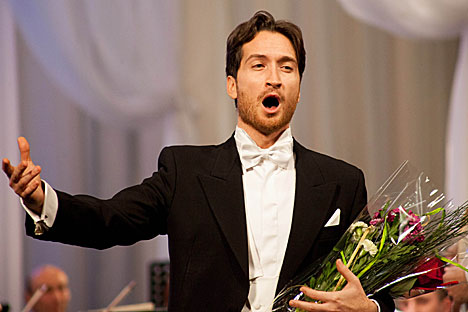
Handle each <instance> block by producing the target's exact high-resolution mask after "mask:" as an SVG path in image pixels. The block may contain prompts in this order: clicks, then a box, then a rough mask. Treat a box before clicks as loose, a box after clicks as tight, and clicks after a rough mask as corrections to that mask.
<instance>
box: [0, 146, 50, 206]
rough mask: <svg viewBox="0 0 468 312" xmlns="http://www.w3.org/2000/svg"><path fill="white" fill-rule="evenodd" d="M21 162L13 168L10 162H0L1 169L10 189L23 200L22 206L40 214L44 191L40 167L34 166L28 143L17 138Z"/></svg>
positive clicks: (5, 159) (7, 160) (6, 160)
mask: <svg viewBox="0 0 468 312" xmlns="http://www.w3.org/2000/svg"><path fill="white" fill-rule="evenodd" d="M18 148H19V151H20V154H21V161H20V163H19V164H18V166H16V167H15V166H13V165H11V163H10V160H9V159H7V158H4V159H3V160H2V169H3V171H4V172H5V174H6V175H7V177H8V179H9V180H10V187H11V188H12V189H13V191H15V193H16V194H18V196H20V197H21V198H22V199H23V202H24V204H25V205H26V207H28V208H29V209H31V210H33V211H34V212H35V213H37V214H41V212H42V206H43V204H44V190H43V189H42V187H41V177H40V173H41V167H39V166H36V165H34V163H33V162H32V160H31V156H30V152H29V143H28V141H27V140H26V139H25V138H24V137H19V138H18Z"/></svg>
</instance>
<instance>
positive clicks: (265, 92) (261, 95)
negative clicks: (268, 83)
mask: <svg viewBox="0 0 468 312" xmlns="http://www.w3.org/2000/svg"><path fill="white" fill-rule="evenodd" d="M272 94H274V95H275V96H277V97H278V99H279V102H281V103H283V102H284V96H283V95H282V94H281V93H279V92H277V91H276V90H266V91H263V92H262V93H261V94H260V95H259V96H258V97H257V99H258V101H259V102H262V101H263V100H264V99H265V97H266V96H268V95H272Z"/></svg>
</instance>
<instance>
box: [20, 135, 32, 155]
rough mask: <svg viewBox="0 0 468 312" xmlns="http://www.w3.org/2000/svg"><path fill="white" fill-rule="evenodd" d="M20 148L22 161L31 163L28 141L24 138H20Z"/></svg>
mask: <svg viewBox="0 0 468 312" xmlns="http://www.w3.org/2000/svg"><path fill="white" fill-rule="evenodd" d="M18 148H19V151H20V155H21V161H31V155H30V150H29V143H28V140H26V138H24V137H19V138H18Z"/></svg>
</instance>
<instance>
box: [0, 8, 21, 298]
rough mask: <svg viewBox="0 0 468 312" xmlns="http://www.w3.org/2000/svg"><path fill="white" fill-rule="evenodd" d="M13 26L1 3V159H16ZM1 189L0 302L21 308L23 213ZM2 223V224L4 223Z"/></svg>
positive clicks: (5, 187)
mask: <svg viewBox="0 0 468 312" xmlns="http://www.w3.org/2000/svg"><path fill="white" fill-rule="evenodd" d="M16 65H17V55H16V40H15V26H14V22H13V16H12V14H11V11H10V8H9V7H8V6H7V5H6V3H5V2H3V1H0V103H1V104H0V107H1V109H0V111H1V112H0V125H1V130H0V150H1V154H2V155H1V156H0V157H2V158H3V157H8V158H10V159H18V155H19V153H18V152H17V150H18V148H17V146H16V142H15V140H14V139H13V140H12V138H16V137H17V136H18V135H19V122H18V120H19V119H18V117H19V116H18V75H17V68H16ZM1 182H2V183H1V185H0V211H1V218H0V248H1V249H0V255H6V256H0V301H3V300H8V302H9V303H10V304H11V305H12V306H14V307H20V306H22V302H23V298H22V293H23V276H22V273H23V272H22V269H23V268H22V263H23V236H24V234H23V232H24V231H22V230H21V229H20V228H19V225H20V224H21V223H22V221H23V213H22V211H21V208H20V206H19V204H18V199H17V197H16V196H15V194H14V193H13V192H11V191H10V190H9V189H8V183H6V181H5V180H4V179H3V177H2V180H1ZM3 220H5V221H3Z"/></svg>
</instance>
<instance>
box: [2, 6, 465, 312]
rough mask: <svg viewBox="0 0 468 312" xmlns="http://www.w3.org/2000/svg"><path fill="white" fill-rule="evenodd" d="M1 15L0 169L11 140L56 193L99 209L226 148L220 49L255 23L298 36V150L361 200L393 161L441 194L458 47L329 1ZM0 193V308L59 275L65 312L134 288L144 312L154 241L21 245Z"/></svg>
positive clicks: (231, 118)
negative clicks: (326, 160) (335, 165)
mask: <svg viewBox="0 0 468 312" xmlns="http://www.w3.org/2000/svg"><path fill="white" fill-rule="evenodd" d="M0 3H1V5H0V15H1V16H0V23H1V28H0V98H1V103H0V107H1V113H0V128H1V131H0V139H1V140H0V154H1V155H0V157H8V158H10V159H11V160H12V161H13V162H14V163H15V164H16V163H17V161H18V157H19V156H18V155H17V150H16V136H17V135H18V134H20V135H24V136H26V137H27V138H28V140H29V142H30V143H31V148H32V149H31V152H32V157H33V159H34V160H35V162H36V163H37V164H39V165H41V167H42V169H43V172H42V177H43V178H44V179H46V180H47V181H48V182H49V183H50V184H51V185H52V186H53V187H56V188H57V189H59V190H62V191H67V192H70V193H73V194H76V193H86V194H92V195H96V196H99V197H102V198H107V197H110V196H112V195H113V194H114V193H115V192H117V191H118V190H119V189H121V188H123V187H125V186H129V185H132V184H134V183H139V182H141V180H142V179H143V178H144V177H147V176H149V175H150V174H151V173H152V172H153V171H154V170H156V159H157V156H158V154H159V151H160V150H161V148H162V147H163V146H165V145H169V144H171V145H172V144H185V143H190V144H217V143H220V142H221V141H223V140H225V139H226V138H227V137H229V136H230V135H231V134H232V132H233V130H234V128H235V123H236V118H237V116H236V112H235V108H234V103H233V102H232V100H231V99H230V98H229V97H228V96H227V95H226V91H225V84H226V81H225V74H224V66H225V64H224V63H225V60H224V57H225V54H224V53H225V42H226V38H227V36H228V34H229V32H230V31H231V30H232V29H233V28H234V27H235V26H236V25H237V24H239V23H240V22H242V21H245V20H246V19H248V18H250V17H251V16H252V15H253V13H254V12H255V11H257V10H260V9H266V10H268V11H270V12H271V13H272V14H273V15H274V16H275V17H277V18H280V19H289V20H291V21H293V22H295V23H297V24H298V25H299V26H300V27H301V28H302V31H303V35H304V39H305V45H306V50H307V65H306V70H305V72H304V76H303V80H302V86H301V101H300V103H299V105H298V109H297V112H296V115H295V117H294V121H293V125H292V133H293V135H294V136H295V137H296V138H297V139H298V140H299V141H300V142H301V143H303V144H304V145H306V146H308V147H310V148H312V149H315V150H317V151H319V152H323V153H326V154H330V155H332V156H335V157H338V158H341V159H344V160H347V161H349V162H351V163H353V164H355V165H357V166H359V167H361V168H362V169H363V171H364V173H365V175H366V182H367V186H368V190H369V193H371V194H372V193H373V192H375V191H376V190H377V188H378V187H379V186H380V184H381V183H382V182H383V181H384V180H385V179H386V177H387V176H388V175H389V174H390V173H391V172H392V171H393V170H394V169H396V168H397V167H398V165H399V164H400V163H401V162H402V161H403V160H405V159H409V160H410V161H412V162H413V163H414V164H415V165H416V166H417V167H419V168H422V169H424V170H427V174H428V175H429V176H431V177H433V179H434V180H435V182H437V183H438V184H441V183H440V182H441V181H443V177H444V165H443V162H444V151H445V143H446V140H445V129H446V126H447V118H446V117H447V115H448V101H449V97H450V90H451V88H452V79H453V77H454V68H455V63H456V61H457V51H458V48H459V47H460V48H461V46H462V45H463V44H464V41H463V42H461V43H460V44H459V43H458V40H457V39H450V40H444V41H441V40H435V39H426V40H409V39H402V38H398V37H395V36H391V35H389V34H388V33H387V32H384V31H380V30H379V29H376V28H374V27H372V26H368V25H366V24H364V23H361V22H358V21H357V20H355V19H353V18H351V17H350V16H348V15H347V14H346V12H345V11H344V10H343V9H342V7H341V6H340V4H339V3H338V2H337V1H329V0H314V1H310V0H294V1H284V0H269V1H264V0H254V1H252V0H235V1H234V0H224V1H219V0H200V1H192V0H178V1H163V0H154V1H153V0H151V1H142V0H137V1H121V0H113V1H105V0H104V1H91V0H88V1H60V0H56V1H51V0H43V1H25V0H19V1H18V0H0ZM8 8H10V9H11V11H12V12H13V13H12V14H10V13H6V12H7V10H8ZM8 12H9V11H8ZM6 14H7V15H6ZM12 15H13V16H12ZM5 16H7V18H5ZM8 16H9V17H8ZM14 22H15V23H16V25H17V27H16V28H17V31H14V27H13V25H14ZM5 25H7V26H5ZM4 26H5V27H4ZM453 36H455V34H453ZM459 64H460V62H458V65H459ZM458 71H459V70H458V68H457V75H458ZM465 96H466V95H465ZM452 108H453V106H452ZM452 113H453V109H452ZM428 124H430V127H428ZM457 131H458V130H457ZM426 168H427V169H426ZM0 182H2V183H0V196H1V197H0V205H1V207H0V211H1V213H2V217H1V218H0V244H1V245H0V248H1V250H0V270H2V271H0V273H1V275H0V300H8V301H10V303H14V307H13V308H14V310H15V311H19V310H20V308H21V306H22V305H21V303H17V302H19V301H21V299H22V296H21V291H20V290H18V289H19V288H21V285H20V284H22V283H21V281H22V279H23V277H24V276H26V275H27V274H28V272H30V271H31V270H32V269H33V268H34V267H35V266H37V265H40V264H43V263H52V264H56V265H59V266H61V267H62V268H64V270H65V271H66V272H67V273H68V274H69V275H70V283H71V285H70V286H71V289H72V301H71V306H70V309H69V311H79V310H87V309H92V308H99V307H103V306H106V305H107V304H109V302H110V301H111V300H112V298H113V297H114V296H115V295H116V294H117V293H118V292H119V291H120V289H121V288H122V287H124V285H126V284H127V283H128V282H129V281H130V280H131V279H134V280H136V281H137V286H136V288H135V290H134V291H133V292H132V293H131V294H130V295H129V296H128V297H127V298H126V300H125V301H124V303H135V302H143V301H147V300H148V299H149V263H150V262H152V261H157V260H161V261H165V260H167V257H168V254H167V242H166V239H165V237H158V238H157V239H154V240H151V241H147V242H141V243H138V244H136V245H134V246H131V247H115V248H111V249H109V250H104V251H96V250H89V249H84V248H79V247H73V246H65V245H61V244H55V243H47V242H40V241H37V240H33V239H30V238H25V237H24V234H22V233H23V222H24V220H23V218H24V213H23V212H22V211H21V209H20V208H19V207H18V202H17V201H16V198H15V196H14V195H13V194H12V192H11V190H9V189H8V186H7V183H6V181H5V178H4V177H3V178H1V181H0ZM4 194H5V196H4ZM6 217H8V218H6ZM4 272H7V275H4ZM19 275H20V277H18V276H19ZM4 276H8V278H9V280H8V281H7V280H5V279H4V278H3V277H4Z"/></svg>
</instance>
